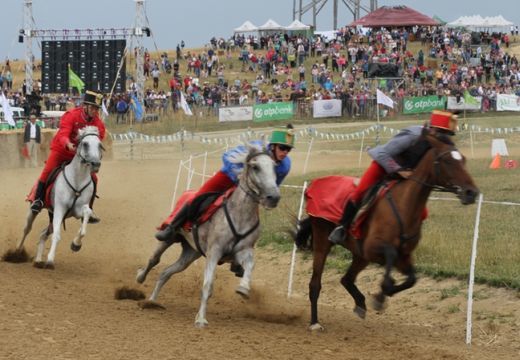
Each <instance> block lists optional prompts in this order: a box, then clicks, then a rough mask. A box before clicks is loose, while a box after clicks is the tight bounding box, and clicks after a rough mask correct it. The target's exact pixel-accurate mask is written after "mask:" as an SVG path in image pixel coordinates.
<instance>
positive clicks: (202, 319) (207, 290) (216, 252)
mask: <svg viewBox="0 0 520 360" xmlns="http://www.w3.org/2000/svg"><path fill="white" fill-rule="evenodd" d="M221 257H222V251H220V249H216V248H213V249H212V251H211V252H210V253H209V254H208V255H207V259H206V269H205V270H204V285H203V286H202V295H201V297H200V298H201V299H200V308H199V312H198V313H197V316H196V317H195V326H197V327H205V326H206V325H208V321H207V320H206V307H207V305H208V299H209V298H210V296H211V293H212V292H213V280H214V278H215V269H216V268H217V264H218V261H219V260H220V258H221Z"/></svg>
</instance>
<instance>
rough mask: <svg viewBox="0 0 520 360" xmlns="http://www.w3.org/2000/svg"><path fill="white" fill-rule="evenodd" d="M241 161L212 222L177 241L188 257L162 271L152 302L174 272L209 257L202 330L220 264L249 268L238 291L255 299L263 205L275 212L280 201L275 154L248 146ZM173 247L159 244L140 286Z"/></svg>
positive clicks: (198, 320) (182, 232)
mask: <svg viewBox="0 0 520 360" xmlns="http://www.w3.org/2000/svg"><path fill="white" fill-rule="evenodd" d="M235 160H236V162H237V163H243V164H244V167H243V170H242V172H241V174H240V175H239V185H238V187H237V188H236V189H235V191H234V192H233V193H232V194H231V196H230V197H229V198H228V199H227V201H225V203H224V205H223V206H222V207H221V208H219V209H218V210H217V212H215V214H214V215H213V217H212V218H211V219H210V220H209V221H207V222H205V223H203V224H201V225H200V226H198V227H197V226H195V227H194V229H193V230H192V231H191V232H186V231H185V230H184V229H182V227H181V229H180V230H179V231H178V232H177V233H176V235H175V236H176V239H177V240H179V241H180V243H181V245H182V253H181V255H180V257H179V259H178V260H177V261H176V262H174V263H173V264H171V265H170V266H168V267H167V268H166V269H165V270H164V271H163V272H162V273H161V275H160V276H159V280H158V281H157V283H156V284H155V288H154V290H153V292H152V294H151V295H150V297H149V299H148V301H149V303H150V302H151V303H154V302H155V301H156V299H157V297H158V296H159V292H160V290H161V288H162V287H163V285H164V284H165V283H166V282H167V281H168V280H169V279H170V277H171V276H172V275H173V274H175V273H178V272H181V271H184V270H185V269H186V268H187V267H188V266H189V265H190V264H192V263H193V262H194V261H195V260H197V259H198V258H199V257H201V256H202V255H205V256H206V269H205V271H204V284H203V287H202V295H201V304H200V308H199V312H198V314H197V316H196V318H195V326H197V327H205V326H206V325H207V324H208V321H207V320H206V306H207V302H208V299H209V298H210V297H211V293H212V289H213V280H214V276H215V269H216V267H217V264H219V262H220V263H221V262H234V263H236V264H240V265H241V266H242V267H243V269H244V273H243V276H242V279H241V280H240V284H239V286H238V287H237V288H236V292H237V293H239V294H240V295H242V296H243V297H245V298H248V297H249V291H250V283H251V273H252V271H253V267H254V257H253V255H254V254H253V248H254V245H255V243H256V241H257V240H258V237H259V235H260V229H259V209H258V208H259V204H261V205H263V206H264V207H266V208H275V207H276V206H277V205H278V201H279V200H280V190H279V189H278V186H277V184H276V175H275V171H274V161H273V159H272V158H271V155H270V154H269V153H267V152H265V151H263V149H259V148H257V147H254V146H252V145H248V152H245V153H242V154H239V155H238V156H237V158H236V159H235ZM172 244H173V241H161V242H160V243H159V244H158V246H157V248H156V249H155V252H154V253H153V255H152V257H151V258H150V259H149V261H148V264H147V266H146V267H145V268H141V269H139V270H138V271H137V278H136V280H137V282H138V283H143V282H144V281H145V279H146V275H147V274H148V272H149V271H150V270H151V269H152V268H153V267H154V266H155V265H157V264H158V263H159V261H160V259H161V255H162V254H163V253H164V251H165V250H166V249H167V248H168V247H170V246H171V245H172Z"/></svg>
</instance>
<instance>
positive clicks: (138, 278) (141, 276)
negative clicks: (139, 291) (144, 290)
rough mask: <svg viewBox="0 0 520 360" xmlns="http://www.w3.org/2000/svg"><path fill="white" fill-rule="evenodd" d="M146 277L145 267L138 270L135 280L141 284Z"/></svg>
mask: <svg viewBox="0 0 520 360" xmlns="http://www.w3.org/2000/svg"><path fill="white" fill-rule="evenodd" d="M145 279H146V273H145V272H144V270H143V269H139V270H137V276H136V277H135V281H136V282H137V283H139V284H142V283H144V280H145Z"/></svg>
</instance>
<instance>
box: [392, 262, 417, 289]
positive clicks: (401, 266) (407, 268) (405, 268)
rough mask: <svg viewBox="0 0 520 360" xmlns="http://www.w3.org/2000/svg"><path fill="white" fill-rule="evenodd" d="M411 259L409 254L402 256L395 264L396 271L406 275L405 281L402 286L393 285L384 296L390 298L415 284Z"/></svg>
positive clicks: (415, 278) (415, 279)
mask: <svg viewBox="0 0 520 360" xmlns="http://www.w3.org/2000/svg"><path fill="white" fill-rule="evenodd" d="M411 260H412V258H411V255H410V254H407V255H403V256H402V257H401V258H400V259H399V260H398V263H397V264H396V267H397V269H398V270H399V271H400V272H401V273H402V274H403V275H406V280H405V281H403V283H402V284H399V285H395V286H394V287H393V288H392V289H390V290H389V292H388V293H387V294H386V295H388V296H392V295H394V294H397V293H398V292H400V291H403V290H406V289H409V288H411V287H412V286H414V285H415V283H416V282H417V277H416V276H415V268H414V266H413V265H412V261H411Z"/></svg>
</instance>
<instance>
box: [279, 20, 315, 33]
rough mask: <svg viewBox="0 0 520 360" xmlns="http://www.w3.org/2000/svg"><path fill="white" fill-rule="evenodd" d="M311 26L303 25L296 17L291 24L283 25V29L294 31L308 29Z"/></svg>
mask: <svg viewBox="0 0 520 360" xmlns="http://www.w3.org/2000/svg"><path fill="white" fill-rule="evenodd" d="M310 28H311V27H310V26H309V25H305V24H304V23H302V22H301V21H300V20H298V19H296V20H294V21H293V22H292V23H291V24H289V25H288V26H286V27H285V30H289V31H295V30H309V29H310Z"/></svg>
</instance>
